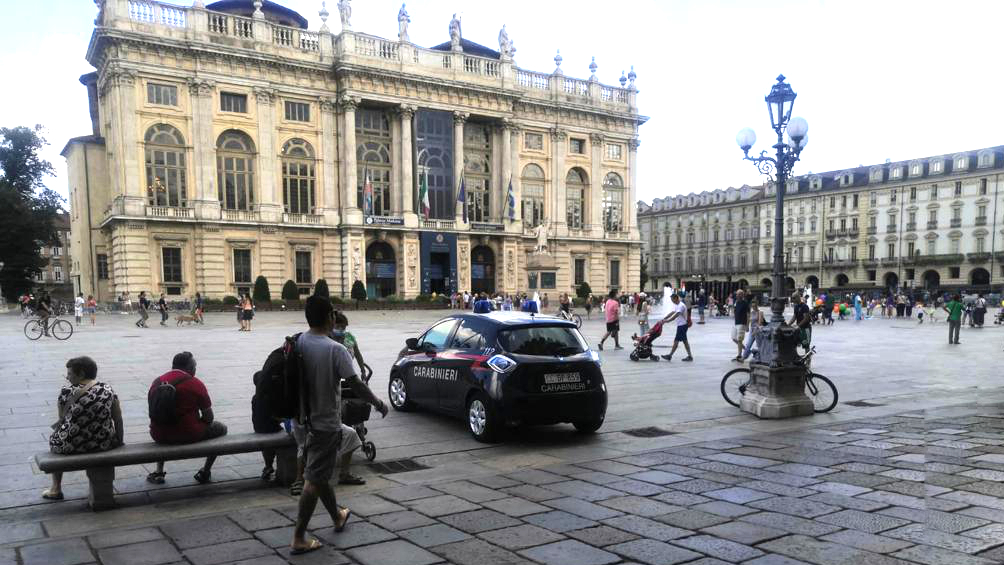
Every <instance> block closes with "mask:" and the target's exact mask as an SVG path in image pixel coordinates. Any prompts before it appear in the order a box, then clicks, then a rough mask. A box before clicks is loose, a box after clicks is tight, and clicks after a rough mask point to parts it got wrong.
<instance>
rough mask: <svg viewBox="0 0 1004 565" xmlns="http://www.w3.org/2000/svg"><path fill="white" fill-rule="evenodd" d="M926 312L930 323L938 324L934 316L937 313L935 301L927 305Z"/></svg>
mask: <svg viewBox="0 0 1004 565" xmlns="http://www.w3.org/2000/svg"><path fill="white" fill-rule="evenodd" d="M926 310H927V320H928V322H929V323H931V324H933V323H935V322H937V320H936V319H935V317H934V315H935V313H936V310H935V308H934V301H933V300H932V301H931V302H929V303H928V304H927V308H926Z"/></svg>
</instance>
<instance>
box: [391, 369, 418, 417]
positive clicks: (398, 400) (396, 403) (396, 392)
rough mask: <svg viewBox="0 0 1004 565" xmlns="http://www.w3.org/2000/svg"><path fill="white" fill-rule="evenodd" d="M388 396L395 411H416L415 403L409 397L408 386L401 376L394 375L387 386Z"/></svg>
mask: <svg viewBox="0 0 1004 565" xmlns="http://www.w3.org/2000/svg"><path fill="white" fill-rule="evenodd" d="M387 396H388V397H389V398H390V405H391V406H393V407H394V410H398V411H401V412H408V411H410V410H414V409H415V403H414V402H412V401H411V399H410V398H409V397H408V385H406V384H405V382H404V379H403V378H402V377H401V376H400V375H394V376H392V377H391V378H390V383H388V384H387Z"/></svg>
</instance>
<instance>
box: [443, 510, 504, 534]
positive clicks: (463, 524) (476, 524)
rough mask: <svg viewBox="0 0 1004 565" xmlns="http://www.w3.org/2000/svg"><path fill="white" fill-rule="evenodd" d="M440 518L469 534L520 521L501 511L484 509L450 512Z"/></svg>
mask: <svg viewBox="0 0 1004 565" xmlns="http://www.w3.org/2000/svg"><path fill="white" fill-rule="evenodd" d="M440 520H441V521H442V522H443V523H445V524H447V525H449V526H453V527H454V528H457V529H458V530H461V531H464V532H467V533H469V534H476V533H478V532H486V531H488V530H497V529H499V528H508V527H511V526H518V525H519V523H520V522H519V520H517V519H515V518H512V517H510V516H506V515H505V514H502V513H501V512H496V511H494V510H484V509H482V510H474V511H472V512H462V513H460V514H451V515H449V516H444V517H442V518H440Z"/></svg>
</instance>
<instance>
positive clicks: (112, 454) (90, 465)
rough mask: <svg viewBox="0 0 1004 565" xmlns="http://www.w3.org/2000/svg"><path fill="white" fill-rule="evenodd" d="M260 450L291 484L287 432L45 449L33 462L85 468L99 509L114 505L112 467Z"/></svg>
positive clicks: (48, 469) (292, 457)
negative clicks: (61, 451)
mask: <svg viewBox="0 0 1004 565" xmlns="http://www.w3.org/2000/svg"><path fill="white" fill-rule="evenodd" d="M263 449H273V450H275V452H276V464H275V467H276V470H275V471H276V478H277V479H278V480H279V482H280V483H282V484H283V485H287V486H288V485H289V484H291V483H292V482H293V480H294V478H295V477H296V442H295V440H294V439H293V437H292V436H290V435H289V434H287V433H286V432H276V433H274V434H254V433H251V434H233V435H225V436H223V437H218V438H215V439H210V440H206V441H200V442H198V443H188V444H184V445H165V444H160V443H154V442H152V441H151V442H146V443H131V444H127V445H123V446H121V447H117V448H115V449H112V450H109V451H101V452H98V453H82V454H78V455H57V454H55V453H50V452H44V453H38V454H36V455H35V463H36V464H38V468H39V469H40V470H41V471H43V472H45V473H52V472H55V471H59V472H66V471H85V472H86V473H87V480H88V482H89V483H90V494H89V496H88V502H89V504H90V507H91V509H92V510H102V509H106V508H112V507H114V506H115V499H114V491H113V488H112V482H113V481H114V480H115V467H122V466H125V465H138V464H142V463H156V462H157V461H177V460H180V459H197V458H203V457H209V456H210V455H232V454H235V453H254V452H258V451H262V450H263Z"/></svg>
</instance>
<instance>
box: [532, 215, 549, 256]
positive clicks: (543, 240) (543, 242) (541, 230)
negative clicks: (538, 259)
mask: <svg viewBox="0 0 1004 565" xmlns="http://www.w3.org/2000/svg"><path fill="white" fill-rule="evenodd" d="M533 252H534V253H535V254H538V255H550V254H551V253H550V250H549V249H548V244H547V222H541V224H540V225H539V226H537V245H536V246H534V248H533Z"/></svg>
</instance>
